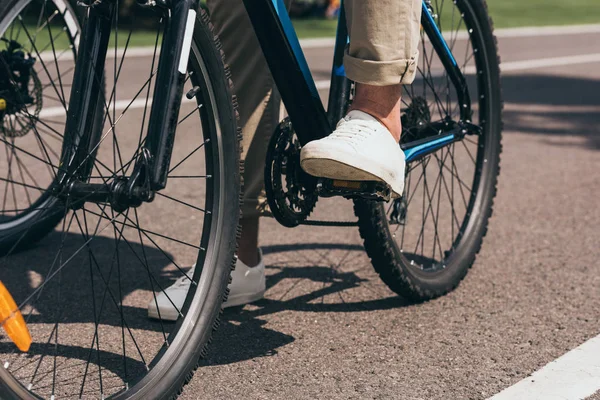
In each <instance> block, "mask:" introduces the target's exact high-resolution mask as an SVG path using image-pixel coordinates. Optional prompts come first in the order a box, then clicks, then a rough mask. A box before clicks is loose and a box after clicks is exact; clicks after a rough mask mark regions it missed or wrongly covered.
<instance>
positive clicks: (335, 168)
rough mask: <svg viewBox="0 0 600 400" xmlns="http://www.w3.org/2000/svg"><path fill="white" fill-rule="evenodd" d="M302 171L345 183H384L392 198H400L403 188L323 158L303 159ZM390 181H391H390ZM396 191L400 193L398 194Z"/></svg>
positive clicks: (358, 169) (347, 165)
mask: <svg viewBox="0 0 600 400" xmlns="http://www.w3.org/2000/svg"><path fill="white" fill-rule="evenodd" d="M301 166H302V169H303V170H304V171H305V172H306V173H308V174H310V175H313V176H317V177H320V178H329V179H339V180H347V181H377V182H384V183H385V184H387V185H389V186H390V187H391V189H392V197H400V196H401V193H402V190H403V186H404V185H402V186H401V187H400V188H397V187H396V188H394V186H396V185H390V184H389V183H388V182H387V181H386V180H385V179H382V178H380V177H379V176H377V175H374V174H372V173H370V172H367V171H365V170H364V169H361V168H357V167H355V166H353V165H350V164H347V163H345V162H343V161H340V160H334V159H331V158H323V157H318V156H315V157H310V156H309V157H305V158H303V159H302V161H301ZM390 180H391V179H390ZM398 191H399V192H400V193H398Z"/></svg>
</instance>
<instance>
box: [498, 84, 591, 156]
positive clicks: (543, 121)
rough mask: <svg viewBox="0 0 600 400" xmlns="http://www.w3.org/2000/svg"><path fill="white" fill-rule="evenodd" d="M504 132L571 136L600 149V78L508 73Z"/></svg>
mask: <svg viewBox="0 0 600 400" xmlns="http://www.w3.org/2000/svg"><path fill="white" fill-rule="evenodd" d="M502 90H503V96H504V104H505V110H504V131H505V132H508V131H514V132H520V133H531V134H545V135H569V136H573V137H580V138H583V139H584V143H583V144H579V143H578V144H573V143H572V142H569V143H564V144H562V143H556V142H553V144H556V145H566V146H573V145H579V146H581V145H583V146H584V147H587V148H592V149H595V150H600V130H599V128H598V126H599V125H598V115H599V113H600V80H595V79H586V78H578V77H574V76H556V75H543V74H527V75H525V74H523V75H505V76H504V77H503V78H502Z"/></svg>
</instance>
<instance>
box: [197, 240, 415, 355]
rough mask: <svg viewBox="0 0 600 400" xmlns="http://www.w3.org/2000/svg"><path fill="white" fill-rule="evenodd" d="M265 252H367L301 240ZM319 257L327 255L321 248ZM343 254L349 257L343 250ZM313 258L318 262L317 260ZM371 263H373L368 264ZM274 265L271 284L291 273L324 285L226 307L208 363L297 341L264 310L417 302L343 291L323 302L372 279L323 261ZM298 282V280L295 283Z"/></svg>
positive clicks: (381, 306)
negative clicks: (349, 295) (354, 297)
mask: <svg viewBox="0 0 600 400" xmlns="http://www.w3.org/2000/svg"><path fill="white" fill-rule="evenodd" d="M262 250H263V255H266V256H267V255H273V254H282V253H286V252H297V251H301V250H309V251H311V250H312V251H316V250H322V251H333V250H342V251H345V252H346V254H350V253H353V252H364V248H363V247H362V246H360V245H352V244H342V243H332V244H329V243H300V244H290V245H272V246H265V247H263V248H262ZM319 258H323V254H320V256H319ZM340 258H341V259H342V260H344V259H346V258H347V256H346V257H345V256H344V255H342V256H341V257H340ZM313 264H314V263H313ZM369 268H370V266H369ZM267 269H268V270H270V271H275V273H272V274H270V275H268V276H267V290H269V289H273V288H275V287H277V285H279V284H281V283H282V282H283V281H285V280H288V279H291V280H294V281H296V282H301V281H310V282H311V283H312V284H319V285H318V286H319V289H316V290H311V289H306V290H304V292H303V293H302V294H301V295H298V296H295V297H292V298H290V299H288V300H285V299H284V298H285V297H286V296H285V295H281V296H279V298H273V297H274V296H269V298H265V299H263V300H260V301H258V302H256V303H254V304H253V305H252V306H246V307H234V308H231V309H226V310H225V313H224V315H223V323H222V324H221V326H220V327H219V331H218V333H217V335H216V336H215V338H214V340H213V344H212V345H211V347H210V348H209V353H208V355H207V357H206V358H205V359H204V360H203V361H202V362H201V365H203V366H209V365H223V364H231V363H236V362H241V361H245V360H249V359H252V358H256V357H267V356H273V355H276V354H277V348H280V347H283V346H285V345H287V344H289V343H292V342H294V341H295V338H294V337H293V336H290V335H288V334H284V333H282V332H278V331H275V330H272V329H269V328H268V325H267V321H265V320H264V319H261V317H263V316H267V315H271V314H275V313H279V312H285V311H292V312H317V313H322V312H325V313H328V312H361V311H374V310H387V309H392V308H400V307H406V306H409V305H412V304H413V303H411V302H409V301H408V300H405V299H403V298H401V297H399V296H391V297H385V298H378V299H372V300H360V301H346V300H345V299H344V297H343V296H338V298H339V299H340V301H338V302H329V301H328V302H324V301H318V300H320V299H321V300H323V299H325V298H326V297H328V296H331V295H336V294H340V293H342V292H345V291H348V290H350V289H353V288H358V287H360V286H361V285H364V284H366V283H367V281H368V279H365V278H361V277H360V276H359V275H358V274H357V273H356V272H353V271H350V272H345V271H340V270H339V269H338V268H332V267H331V266H321V265H300V266H292V267H290V266H284V265H281V263H275V264H271V265H268V266H267ZM292 286H293V285H292Z"/></svg>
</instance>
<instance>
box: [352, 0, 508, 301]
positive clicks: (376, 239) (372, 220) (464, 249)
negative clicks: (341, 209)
mask: <svg viewBox="0 0 600 400" xmlns="http://www.w3.org/2000/svg"><path fill="white" fill-rule="evenodd" d="M455 3H457V5H464V7H465V9H461V11H462V12H466V13H465V14H467V13H470V15H467V17H472V19H473V21H472V23H474V25H476V26H471V27H470V28H472V29H473V32H472V33H471V37H474V36H475V35H480V36H479V37H478V40H479V42H480V43H482V44H483V46H480V50H483V51H482V53H483V54H484V55H483V58H484V59H485V60H486V61H485V64H486V65H485V67H486V69H487V76H488V77H489V83H488V84H489V85H490V88H489V89H490V93H491V94H492V97H493V98H492V99H491V100H490V104H492V103H491V102H494V104H495V105H494V106H491V105H490V108H491V110H490V112H491V114H490V115H489V116H488V118H487V126H488V127H490V130H489V132H490V136H491V138H489V139H486V143H488V144H489V145H488V146H487V148H486V149H485V159H486V160H487V162H485V163H484V165H477V167H476V170H478V172H476V174H477V173H478V174H479V177H478V178H479V179H481V181H480V183H479V186H478V189H477V195H476V196H475V199H473V200H472V201H473V204H474V206H476V209H473V210H472V211H471V214H470V216H469V217H468V218H467V220H466V221H465V222H463V224H465V223H467V224H471V226H470V229H469V230H468V233H469V234H468V235H465V236H463V237H461V238H460V244H459V246H457V248H456V249H454V250H453V252H454V253H456V254H455V255H454V257H453V263H452V264H451V265H447V266H446V268H444V270H442V271H441V272H440V273H438V274H435V275H434V274H432V275H434V276H431V277H425V276H424V275H423V274H418V273H417V272H416V270H415V268H414V267H411V265H409V264H408V263H406V262H405V261H407V259H404V257H403V256H402V254H401V251H400V249H399V248H398V245H397V244H396V242H395V240H394V237H393V235H392V233H391V232H390V229H389V227H390V225H389V224H388V221H387V216H386V210H385V208H384V206H383V205H382V204H380V203H379V204H377V203H373V202H367V201H362V200H357V201H355V202H354V211H355V214H356V216H357V217H358V225H359V231H360V235H361V237H362V239H363V241H364V247H365V250H366V252H367V254H368V256H369V258H370V259H371V262H372V264H373V267H374V268H375V270H376V272H377V273H378V274H379V276H380V278H381V279H382V280H383V282H384V283H385V284H386V285H387V286H388V287H389V288H390V289H391V290H392V291H394V292H395V293H397V294H399V295H400V296H402V297H404V298H406V299H409V300H411V301H415V302H422V301H427V300H430V299H433V298H436V297H440V296H443V295H445V294H447V293H449V292H450V291H452V290H454V289H455V288H456V287H458V285H459V284H460V282H461V281H462V280H463V279H464V277H465V276H466V275H467V272H468V271H469V269H470V268H471V267H472V265H473V264H474V262H475V259H476V256H477V254H478V253H479V251H480V249H481V246H482V243H483V238H484V237H485V236H486V234H487V228H488V223H489V219H490V217H491V216H492V213H493V202H494V198H495V196H496V192H497V182H498V175H499V173H500V153H501V152H502V143H501V137H502V133H501V131H502V109H503V102H502V93H501V92H502V90H501V82H500V66H499V64H500V57H499V56H498V50H497V39H496V37H495V36H494V34H493V23H492V20H491V18H490V17H489V14H488V12H487V4H486V2H485V0H460V1H457V2H455ZM479 78H480V79H481V76H480V77H479ZM454 240H457V239H456V238H455V239H454Z"/></svg>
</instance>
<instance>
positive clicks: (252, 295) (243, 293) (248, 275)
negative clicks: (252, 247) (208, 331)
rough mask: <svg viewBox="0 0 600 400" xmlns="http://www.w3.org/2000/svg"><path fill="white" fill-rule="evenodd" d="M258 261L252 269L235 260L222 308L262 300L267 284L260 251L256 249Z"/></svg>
mask: <svg viewBox="0 0 600 400" xmlns="http://www.w3.org/2000/svg"><path fill="white" fill-rule="evenodd" d="M258 259H259V261H258V265H257V266H255V267H252V268H250V267H249V266H247V265H246V264H244V263H243V262H241V261H240V260H239V259H238V260H237V262H236V264H235V270H233V272H232V273H231V283H230V284H229V297H227V301H226V302H225V304H223V308H227V307H235V306H241V305H243V304H248V303H252V302H254V301H257V300H260V299H262V298H263V296H264V295H265V291H266V290H267V284H266V279H265V262H264V261H263V256H262V251H261V250H260V249H258Z"/></svg>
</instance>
